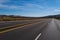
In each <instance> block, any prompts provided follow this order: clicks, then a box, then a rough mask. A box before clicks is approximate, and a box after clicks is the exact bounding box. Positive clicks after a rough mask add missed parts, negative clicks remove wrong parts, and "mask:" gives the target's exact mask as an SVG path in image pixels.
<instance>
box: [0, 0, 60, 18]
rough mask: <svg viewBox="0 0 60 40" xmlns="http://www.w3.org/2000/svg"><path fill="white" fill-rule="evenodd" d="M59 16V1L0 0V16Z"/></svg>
mask: <svg viewBox="0 0 60 40" xmlns="http://www.w3.org/2000/svg"><path fill="white" fill-rule="evenodd" d="M55 14H60V0H0V15H21V16H33V17H39V16H46V15H55Z"/></svg>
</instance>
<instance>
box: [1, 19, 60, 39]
mask: <svg viewBox="0 0 60 40" xmlns="http://www.w3.org/2000/svg"><path fill="white" fill-rule="evenodd" d="M59 22H60V21H58V20H56V19H47V20H43V21H39V22H38V23H36V24H32V25H29V26H25V27H22V28H19V29H16V30H13V31H9V32H6V33H2V34H0V40H60V29H59V28H60V25H59Z"/></svg>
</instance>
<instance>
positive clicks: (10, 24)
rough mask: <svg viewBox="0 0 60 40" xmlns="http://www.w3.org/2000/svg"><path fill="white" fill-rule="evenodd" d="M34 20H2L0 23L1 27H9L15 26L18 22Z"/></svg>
mask: <svg viewBox="0 0 60 40" xmlns="http://www.w3.org/2000/svg"><path fill="white" fill-rule="evenodd" d="M28 22H32V21H31V20H26V21H10V22H9V21H8V22H1V23H0V28H4V27H8V26H14V25H17V24H23V23H28Z"/></svg>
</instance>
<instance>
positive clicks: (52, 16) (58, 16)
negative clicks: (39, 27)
mask: <svg viewBox="0 0 60 40" xmlns="http://www.w3.org/2000/svg"><path fill="white" fill-rule="evenodd" d="M42 18H59V19H60V14H58V15H50V16H45V17H42Z"/></svg>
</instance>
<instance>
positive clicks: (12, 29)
mask: <svg viewBox="0 0 60 40" xmlns="http://www.w3.org/2000/svg"><path fill="white" fill-rule="evenodd" d="M38 23H40V22H37V23H34V24H29V25H24V26H30V25H35V24H38ZM24 26H21V27H17V28H12V29H8V30H4V31H2V32H0V34H2V33H6V32H9V31H12V30H16V29H19V28H23V27H24Z"/></svg>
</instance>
